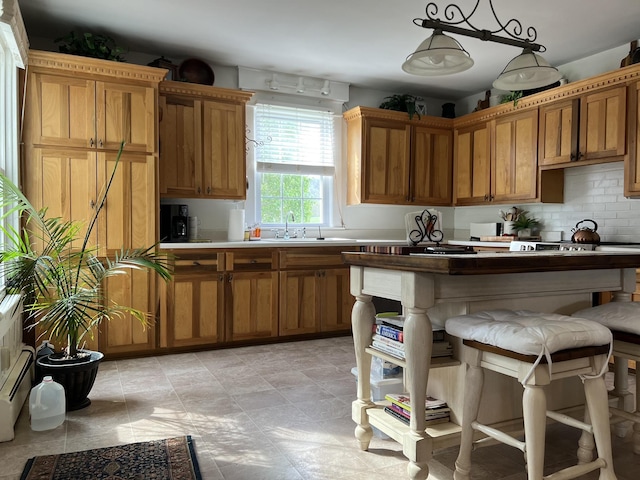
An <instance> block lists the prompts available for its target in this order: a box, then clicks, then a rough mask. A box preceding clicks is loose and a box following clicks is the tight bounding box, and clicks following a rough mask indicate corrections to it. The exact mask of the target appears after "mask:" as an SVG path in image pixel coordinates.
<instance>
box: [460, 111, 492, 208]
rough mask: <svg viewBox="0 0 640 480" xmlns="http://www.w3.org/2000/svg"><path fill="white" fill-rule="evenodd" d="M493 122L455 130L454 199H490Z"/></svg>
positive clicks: (462, 201)
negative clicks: (491, 129)
mask: <svg viewBox="0 0 640 480" xmlns="http://www.w3.org/2000/svg"><path fill="white" fill-rule="evenodd" d="M490 140H491V137H490V125H489V124H488V123H482V124H479V125H474V126H472V127H466V128H463V129H460V130H457V131H456V132H455V152H454V178H455V180H454V197H455V198H454V203H455V204H456V205H478V204H484V203H486V202H488V201H489V200H490V198H489V195H490V193H491V155H490V154H491V141H490Z"/></svg>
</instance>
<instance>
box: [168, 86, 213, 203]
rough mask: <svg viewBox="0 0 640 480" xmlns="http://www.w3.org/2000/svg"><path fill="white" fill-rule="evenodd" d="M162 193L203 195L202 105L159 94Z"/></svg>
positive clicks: (192, 100)
mask: <svg viewBox="0 0 640 480" xmlns="http://www.w3.org/2000/svg"><path fill="white" fill-rule="evenodd" d="M159 109H160V193H161V194H165V195H175V196H177V197H181V198H189V197H197V196H199V195H200V194H201V193H202V149H201V148H200V145H201V144H202V129H201V128H200V126H201V125H202V102H201V101H200V100H196V99H193V98H180V97H175V96H172V95H160V99H159Z"/></svg>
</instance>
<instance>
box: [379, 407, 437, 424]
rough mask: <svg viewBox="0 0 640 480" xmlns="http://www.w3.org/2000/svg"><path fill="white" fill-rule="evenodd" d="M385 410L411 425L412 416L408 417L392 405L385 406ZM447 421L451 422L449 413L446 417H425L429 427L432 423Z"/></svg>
mask: <svg viewBox="0 0 640 480" xmlns="http://www.w3.org/2000/svg"><path fill="white" fill-rule="evenodd" d="M384 411H385V412H386V413H388V414H389V415H391V416H392V417H394V418H397V419H398V420H400V421H401V422H402V423H404V424H405V425H409V424H410V423H411V418H410V417H406V416H404V415H402V414H401V413H398V412H397V411H396V410H394V409H392V408H391V407H390V406H389V407H384ZM447 422H449V415H447V416H446V417H440V418H431V419H428V418H425V422H424V423H425V424H426V426H427V427H429V426H431V425H436V424H438V423H447Z"/></svg>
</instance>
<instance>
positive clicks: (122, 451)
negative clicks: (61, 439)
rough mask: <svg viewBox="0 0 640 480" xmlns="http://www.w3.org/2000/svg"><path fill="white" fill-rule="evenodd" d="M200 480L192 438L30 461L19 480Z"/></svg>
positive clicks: (134, 444)
mask: <svg viewBox="0 0 640 480" xmlns="http://www.w3.org/2000/svg"><path fill="white" fill-rule="evenodd" d="M45 479H46V480H84V479H86V480H125V479H126V480H146V479H153V480H201V479H202V476H201V475H200V469H199V468H198V460H197V458H196V454H195V450H194V445H193V440H192V439H191V436H185V437H175V438H167V439H165V440H155V441H152V442H140V443H129V444H127V445H119V446H117V447H107V448H96V449H93V450H85V451H82V452H73V453H62V454H60V455H43V456H39V457H33V458H30V459H29V460H28V461H27V465H26V466H25V467H24V471H23V472H22V476H21V477H20V480H45Z"/></svg>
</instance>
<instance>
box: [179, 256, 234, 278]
mask: <svg viewBox="0 0 640 480" xmlns="http://www.w3.org/2000/svg"><path fill="white" fill-rule="evenodd" d="M223 270H224V265H223V264H222V262H220V261H218V259H217V258H200V259H189V260H187V259H181V260H176V261H175V262H174V271H175V273H176V274H179V273H182V274H184V273H193V274H197V273H208V272H221V271H223Z"/></svg>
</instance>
